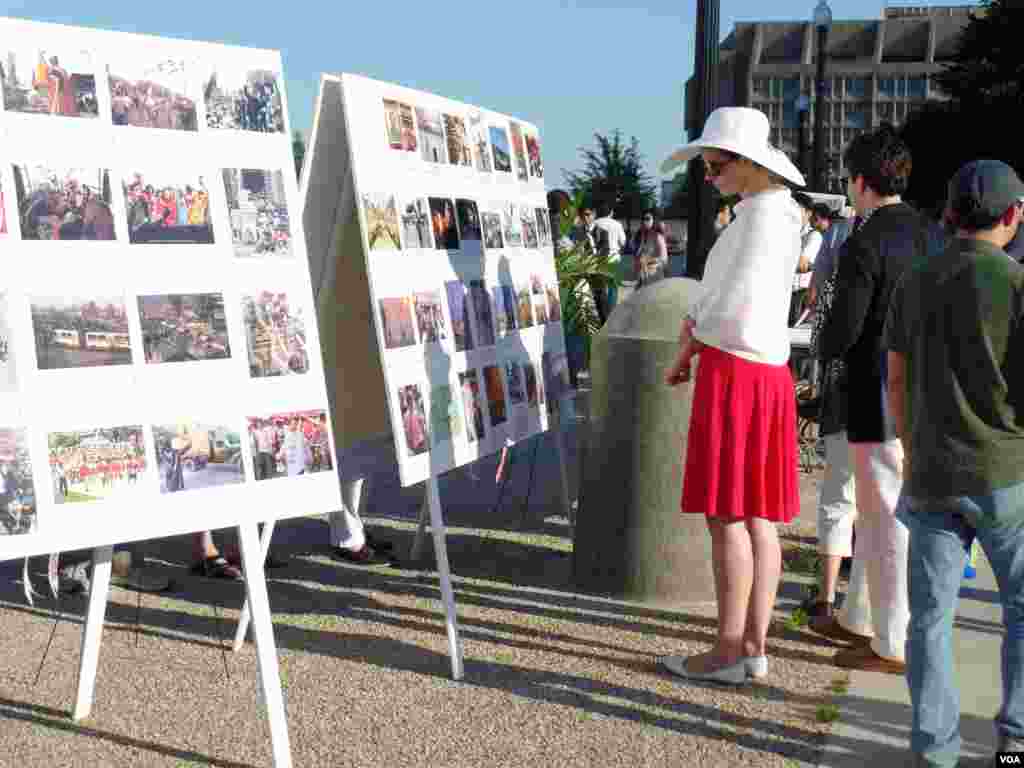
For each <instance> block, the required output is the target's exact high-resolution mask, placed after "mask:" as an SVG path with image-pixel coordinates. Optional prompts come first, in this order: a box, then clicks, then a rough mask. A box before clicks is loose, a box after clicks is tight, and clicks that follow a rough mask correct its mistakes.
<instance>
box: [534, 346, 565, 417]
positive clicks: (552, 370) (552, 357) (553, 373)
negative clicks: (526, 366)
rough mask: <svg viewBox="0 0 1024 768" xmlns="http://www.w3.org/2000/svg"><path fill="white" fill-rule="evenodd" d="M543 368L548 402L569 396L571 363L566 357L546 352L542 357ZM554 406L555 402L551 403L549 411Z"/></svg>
mask: <svg viewBox="0 0 1024 768" xmlns="http://www.w3.org/2000/svg"><path fill="white" fill-rule="evenodd" d="M541 366H542V369H543V372H544V376H543V377H542V380H543V382H544V384H545V387H546V388H547V391H548V400H549V401H557V400H560V399H561V398H563V397H565V396H566V395H567V394H569V363H568V360H567V359H566V356H565V355H564V354H562V353H557V354H555V353H552V352H550V351H549V352H544V353H543V354H542V355H541ZM553 406H554V402H549V403H548V410H551V408H552V407H553Z"/></svg>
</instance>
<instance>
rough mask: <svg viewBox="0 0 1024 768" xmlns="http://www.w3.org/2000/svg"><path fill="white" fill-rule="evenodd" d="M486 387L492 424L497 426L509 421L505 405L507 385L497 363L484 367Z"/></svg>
mask: <svg viewBox="0 0 1024 768" xmlns="http://www.w3.org/2000/svg"><path fill="white" fill-rule="evenodd" d="M484 387H485V388H486V390H487V407H488V408H489V409H490V412H491V426H492V427H496V426H498V425H499V424H504V423H505V422H506V421H508V408H507V407H506V405H505V385H504V384H503V383H502V381H501V368H499V367H498V366H496V365H488V366H486V367H484Z"/></svg>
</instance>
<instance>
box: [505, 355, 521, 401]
mask: <svg viewBox="0 0 1024 768" xmlns="http://www.w3.org/2000/svg"><path fill="white" fill-rule="evenodd" d="M505 381H506V382H508V401H509V402H510V403H511V404H512V405H522V404H523V403H525V402H526V388H525V386H524V382H523V368H522V366H521V365H520V364H519V363H518V362H516V361H515V360H507V361H506V362H505Z"/></svg>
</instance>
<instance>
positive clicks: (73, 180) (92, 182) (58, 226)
mask: <svg viewBox="0 0 1024 768" xmlns="http://www.w3.org/2000/svg"><path fill="white" fill-rule="evenodd" d="M13 170H14V188H15V189H16V190H17V191H18V210H19V212H20V214H19V215H20V220H21V239H22V240H114V239H115V238H116V233H115V231H114V215H113V213H112V212H111V191H110V171H109V170H107V169H105V168H67V167H60V166H48V165H15V166H13Z"/></svg>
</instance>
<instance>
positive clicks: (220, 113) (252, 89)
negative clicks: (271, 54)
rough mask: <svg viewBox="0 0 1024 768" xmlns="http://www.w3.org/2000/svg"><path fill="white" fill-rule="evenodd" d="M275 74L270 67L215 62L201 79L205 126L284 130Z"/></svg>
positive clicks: (281, 105) (258, 131) (279, 92)
mask: <svg viewBox="0 0 1024 768" xmlns="http://www.w3.org/2000/svg"><path fill="white" fill-rule="evenodd" d="M278 80H279V78H278V74H277V73H276V72H272V71H270V70H269V69H247V68H245V67H231V66H226V65H218V66H217V67H216V68H215V69H214V70H213V72H212V73H211V74H210V76H209V77H208V78H207V80H206V81H205V82H204V83H203V99H204V101H205V102H206V126H207V127H208V128H214V129H218V130H220V129H230V130H236V131H254V132H256V133H283V132H284V106H283V103H282V101H281V86H280V85H279V82H278Z"/></svg>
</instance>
